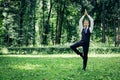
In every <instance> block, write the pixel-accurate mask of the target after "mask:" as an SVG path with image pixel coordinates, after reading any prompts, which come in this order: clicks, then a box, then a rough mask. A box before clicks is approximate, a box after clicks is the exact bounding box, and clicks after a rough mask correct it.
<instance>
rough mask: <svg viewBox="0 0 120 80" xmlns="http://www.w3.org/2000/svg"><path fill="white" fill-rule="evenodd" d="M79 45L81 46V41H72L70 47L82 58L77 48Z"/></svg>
mask: <svg viewBox="0 0 120 80" xmlns="http://www.w3.org/2000/svg"><path fill="white" fill-rule="evenodd" d="M80 46H83V43H82V42H81V41H79V42H76V43H74V44H73V45H71V46H70V48H71V49H72V50H73V51H75V52H76V53H77V54H78V55H80V56H81V57H82V58H83V54H82V53H81V52H79V50H77V47H80Z"/></svg>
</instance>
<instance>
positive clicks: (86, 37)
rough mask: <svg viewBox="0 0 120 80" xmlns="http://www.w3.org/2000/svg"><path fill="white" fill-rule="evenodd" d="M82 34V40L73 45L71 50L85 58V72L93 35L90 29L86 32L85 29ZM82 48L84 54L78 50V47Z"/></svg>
mask: <svg viewBox="0 0 120 80" xmlns="http://www.w3.org/2000/svg"><path fill="white" fill-rule="evenodd" d="M81 34H82V38H81V40H80V41H78V42H76V43H74V44H73V45H71V46H70V48H71V49H72V50H74V51H75V52H76V53H77V54H78V55H80V56H81V57H82V58H83V70H85V69H86V66H87V60H88V50H89V42H90V35H91V33H90V29H89V28H88V29H87V30H86V31H85V29H84V28H83V29H82V32H81ZM80 46H82V47H83V53H84V54H83V53H81V52H79V50H77V47H80Z"/></svg>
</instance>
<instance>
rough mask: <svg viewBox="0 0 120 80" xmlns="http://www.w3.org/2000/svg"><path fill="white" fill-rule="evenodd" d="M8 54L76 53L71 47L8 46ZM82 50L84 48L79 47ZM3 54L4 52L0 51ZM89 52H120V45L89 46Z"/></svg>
mask: <svg viewBox="0 0 120 80" xmlns="http://www.w3.org/2000/svg"><path fill="white" fill-rule="evenodd" d="M7 50H8V54H72V53H74V52H73V51H72V50H71V49H70V48H69V47H55V46H51V47H17V48H15V47H12V48H8V49H7ZM79 50H80V51H82V48H79ZM0 53H1V54H3V53H4V52H0ZM89 53H91V54H93V53H95V54H111V53H120V47H99V48H94V47H90V48H89Z"/></svg>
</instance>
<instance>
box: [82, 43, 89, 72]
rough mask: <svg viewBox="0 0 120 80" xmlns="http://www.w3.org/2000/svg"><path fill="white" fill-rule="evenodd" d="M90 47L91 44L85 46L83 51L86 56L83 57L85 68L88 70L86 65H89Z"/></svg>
mask: <svg viewBox="0 0 120 80" xmlns="http://www.w3.org/2000/svg"><path fill="white" fill-rule="evenodd" d="M88 49H89V45H85V46H83V52H84V57H83V70H86V66H87V60H88Z"/></svg>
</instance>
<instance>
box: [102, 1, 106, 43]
mask: <svg viewBox="0 0 120 80" xmlns="http://www.w3.org/2000/svg"><path fill="white" fill-rule="evenodd" d="M104 15H105V14H104V1H102V16H101V22H102V42H103V43H105V41H106V39H105V19H104V18H105V16H104Z"/></svg>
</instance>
